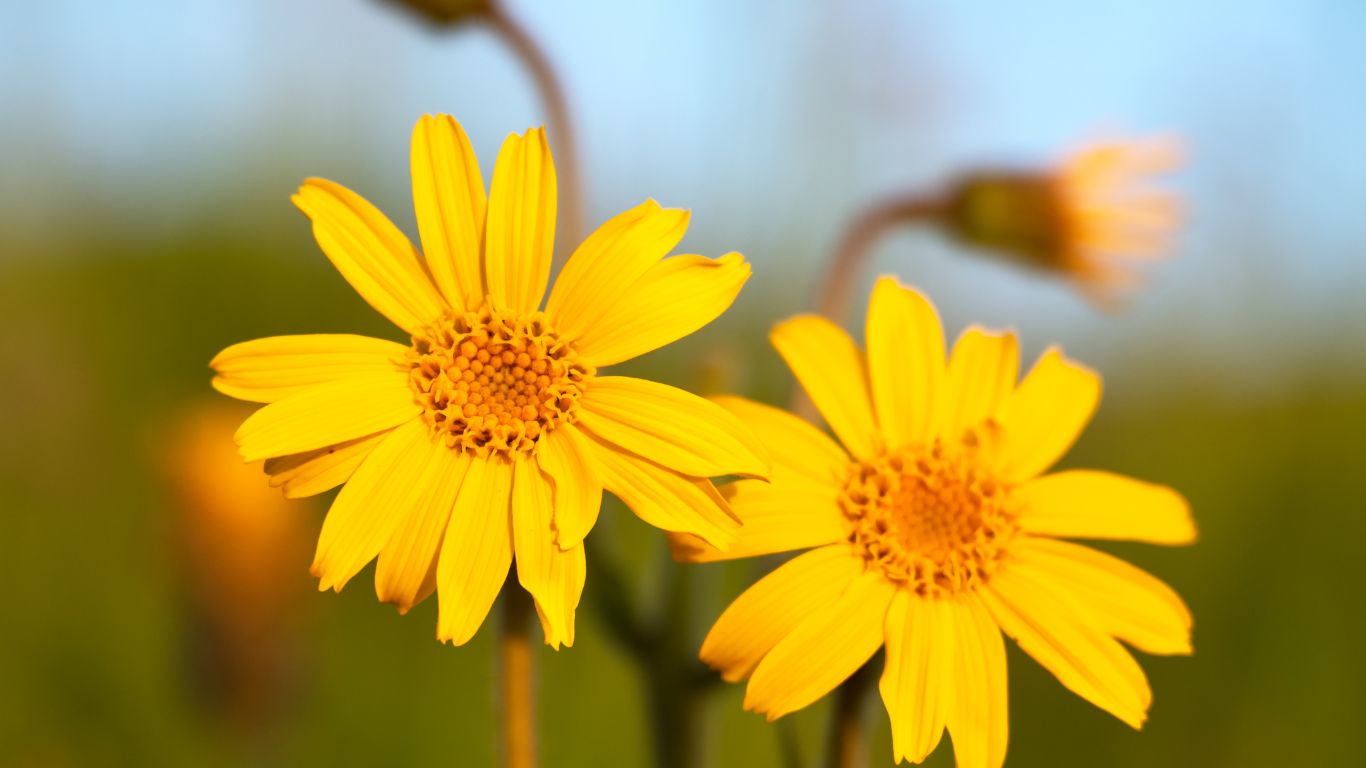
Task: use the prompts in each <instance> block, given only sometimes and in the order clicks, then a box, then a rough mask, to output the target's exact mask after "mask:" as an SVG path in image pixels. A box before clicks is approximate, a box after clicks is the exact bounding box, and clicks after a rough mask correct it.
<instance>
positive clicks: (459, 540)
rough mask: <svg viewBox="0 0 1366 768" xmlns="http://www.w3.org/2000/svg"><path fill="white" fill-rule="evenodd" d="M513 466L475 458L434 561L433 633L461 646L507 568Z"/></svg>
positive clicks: (481, 619)
mask: <svg viewBox="0 0 1366 768" xmlns="http://www.w3.org/2000/svg"><path fill="white" fill-rule="evenodd" d="M511 493H512V464H511V463H509V462H508V460H507V459H503V458H500V457H497V456H490V457H489V458H483V459H481V458H475V459H473V460H471V462H470V468H469V471H467V472H466V473H465V482H464V484H463V485H462V486H461V488H460V495H459V496H456V497H455V507H454V509H452V510H451V519H450V522H449V523H448V524H447V525H446V537H445V539H444V541H443V542H442V544H441V554H440V555H438V556H437V561H436V581H437V600H438V603H439V606H440V607H439V609H438V611H437V619H436V637H437V639H438V640H441V641H442V642H446V641H450V642H451V643H452V644H454V645H464V644H465V643H467V642H469V640H470V638H472V637H474V633H475V632H477V631H478V630H479V626H480V625H481V624H483V623H484V617H486V616H488V614H489V608H491V607H493V601H494V599H495V598H497V597H498V590H499V589H501V588H502V586H503V581H504V580H505V579H506V578H507V573H508V568H510V567H511V566H512V520H511V517H510V511H509V503H510V501H511Z"/></svg>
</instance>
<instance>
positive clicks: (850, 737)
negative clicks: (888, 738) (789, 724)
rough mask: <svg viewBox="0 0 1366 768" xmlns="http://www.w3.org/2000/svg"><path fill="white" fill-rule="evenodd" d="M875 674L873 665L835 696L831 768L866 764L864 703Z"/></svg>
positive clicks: (828, 753) (829, 745)
mask: <svg viewBox="0 0 1366 768" xmlns="http://www.w3.org/2000/svg"><path fill="white" fill-rule="evenodd" d="M874 674H875V670H874V669H873V663H872V662H871V661H870V662H868V663H867V664H864V665H863V666H862V667H860V668H859V670H858V671H857V672H855V673H854V674H853V675H851V676H850V677H849V679H848V680H845V681H844V682H843V683H841V684H840V687H839V688H838V689H837V690H836V692H835V709H834V711H833V712H831V713H830V737H829V741H828V742H827V743H826V765H828V766H829V767H830V768H860V767H861V766H863V765H865V764H866V763H867V759H866V753H865V750H864V748H863V702H864V700H865V699H867V698H868V692H869V691H870V690H871V689H872V687H873V678H874Z"/></svg>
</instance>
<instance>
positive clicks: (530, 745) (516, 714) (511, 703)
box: [498, 574, 536, 768]
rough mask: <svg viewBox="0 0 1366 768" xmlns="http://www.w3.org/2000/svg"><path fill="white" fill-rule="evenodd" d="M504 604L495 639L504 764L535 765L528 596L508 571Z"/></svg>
mask: <svg viewBox="0 0 1366 768" xmlns="http://www.w3.org/2000/svg"><path fill="white" fill-rule="evenodd" d="M499 602H501V603H502V606H503V626H502V635H501V637H499V641H498V662H499V665H500V666H501V668H502V676H501V677H500V679H499V693H500V694H501V695H500V697H499V699H500V701H499V704H500V705H501V710H502V711H501V715H502V725H503V733H502V737H503V765H504V766H506V768H536V696H535V691H534V689H533V687H532V677H533V670H532V655H531V654H532V650H533V649H532V644H531V612H532V606H531V596H530V595H528V594H527V592H526V590H524V589H522V586H521V585H520V584H518V583H517V577H516V576H515V575H511V574H509V576H508V580H507V583H506V584H505V585H504V586H503V595H502V598H501V600H500V601H499Z"/></svg>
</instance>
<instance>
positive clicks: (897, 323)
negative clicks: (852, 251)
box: [864, 277, 944, 447]
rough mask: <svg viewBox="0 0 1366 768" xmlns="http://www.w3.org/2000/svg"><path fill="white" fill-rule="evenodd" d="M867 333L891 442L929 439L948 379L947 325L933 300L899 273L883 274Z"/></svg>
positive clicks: (877, 400) (876, 396)
mask: <svg viewBox="0 0 1366 768" xmlns="http://www.w3.org/2000/svg"><path fill="white" fill-rule="evenodd" d="M864 335H865V343H866V344H867V346H868V383H869V386H870V388H871V390H872V394H873V408H874V411H875V412H876V414H877V421H878V426H879V427H880V428H881V430H882V434H883V436H884V437H885V438H886V440H887V443H888V446H889V447H899V446H902V445H906V444H908V443H913V442H924V441H925V440H927V439H928V438H929V437H930V436H931V434H930V433H931V430H932V429H933V418H934V406H935V402H936V401H937V399H938V393H939V390H940V388H941V387H942V386H943V379H944V329H943V328H942V327H941V326H940V324H939V314H938V313H937V312H935V311H934V305H933V304H931V303H930V302H929V300H928V299H926V298H925V297H924V296H922V295H921V294H920V292H918V291H916V290H915V289H914V288H910V287H907V286H903V285H901V284H900V283H899V282H897V280H896V278H894V277H883V278H880V279H879V280H878V281H877V284H876V285H875V286H873V297H872V300H871V301H870V303H869V305H868V321H867V327H866V329H865V331H864Z"/></svg>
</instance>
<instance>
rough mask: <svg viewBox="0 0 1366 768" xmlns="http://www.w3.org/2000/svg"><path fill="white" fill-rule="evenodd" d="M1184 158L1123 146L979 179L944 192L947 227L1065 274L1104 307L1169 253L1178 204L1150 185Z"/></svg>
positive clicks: (1163, 144) (1174, 151)
mask: <svg viewBox="0 0 1366 768" xmlns="http://www.w3.org/2000/svg"><path fill="white" fill-rule="evenodd" d="M1180 159H1181V152H1180V150H1179V148H1178V146H1177V144H1176V142H1175V141H1174V140H1170V139H1156V140H1149V141H1127V142H1126V141H1119V142H1112V143H1106V144H1098V145H1095V146H1093V147H1090V148H1087V149H1084V150H1082V151H1080V152H1077V153H1075V154H1073V155H1072V156H1070V157H1068V158H1067V159H1065V160H1064V161H1063V162H1062V163H1061V165H1060V166H1059V167H1058V168H1057V169H1056V170H1054V171H1051V172H1042V173H1034V174H1030V173H1011V172H986V173H980V174H976V175H973V176H970V177H968V178H967V179H965V180H964V181H962V182H961V183H960V184H959V185H958V186H957V187H956V188H955V189H954V191H953V192H952V193H951V194H950V196H949V204H948V207H947V210H946V211H945V214H944V217H943V221H944V223H945V224H946V226H947V228H948V229H949V231H950V232H952V233H953V234H955V235H956V236H958V237H959V238H960V239H962V240H964V241H965V242H968V243H970V244H972V245H975V246H980V247H983V248H987V249H991V250H993V251H995V252H997V253H1001V254H1004V255H1007V256H1011V257H1013V258H1015V259H1017V260H1019V261H1020V262H1022V263H1024V264H1026V265H1029V266H1033V267H1037V268H1042V269H1048V270H1053V271H1056V272H1060V273H1062V274H1064V275H1066V276H1068V277H1069V278H1071V279H1072V280H1073V281H1074V282H1075V283H1076V284H1077V286H1078V287H1079V288H1080V289H1081V291H1082V292H1083V293H1084V294H1085V295H1086V297H1087V298H1088V299H1090V300H1091V301H1092V302H1093V303H1095V304H1097V305H1098V306H1100V307H1102V308H1110V307H1112V306H1114V305H1115V303H1116V302H1117V301H1118V300H1120V299H1121V298H1123V296H1124V295H1125V294H1126V293H1128V292H1130V291H1132V290H1133V289H1135V288H1136V287H1138V286H1139V285H1140V284H1141V276H1140V274H1139V272H1138V271H1136V270H1135V269H1134V268H1133V266H1134V263H1135V262H1143V261H1153V260H1156V259H1160V258H1162V257H1164V256H1166V255H1167V254H1168V253H1169V246H1170V242H1169V241H1170V239H1171V237H1172V235H1173V234H1174V232H1175V231H1176V228H1177V225H1178V223H1179V219H1180V203H1179V201H1178V199H1177V197H1176V195H1175V194H1174V193H1172V192H1170V191H1167V190H1164V189H1161V188H1158V187H1155V186H1154V185H1153V184H1152V183H1151V178H1152V177H1153V176H1156V175H1158V174H1161V173H1165V172H1169V171H1172V170H1174V169H1175V168H1176V167H1177V166H1179V165H1180Z"/></svg>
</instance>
